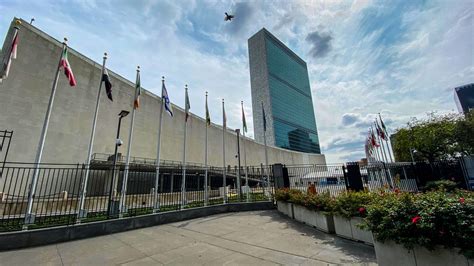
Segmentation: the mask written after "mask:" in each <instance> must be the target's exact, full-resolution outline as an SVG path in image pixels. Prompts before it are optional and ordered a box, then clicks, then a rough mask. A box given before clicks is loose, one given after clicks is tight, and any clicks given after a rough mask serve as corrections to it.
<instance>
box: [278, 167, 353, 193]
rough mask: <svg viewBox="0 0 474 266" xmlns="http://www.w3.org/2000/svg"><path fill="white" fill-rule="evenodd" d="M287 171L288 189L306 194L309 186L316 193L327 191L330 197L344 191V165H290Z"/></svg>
mask: <svg viewBox="0 0 474 266" xmlns="http://www.w3.org/2000/svg"><path fill="white" fill-rule="evenodd" d="M286 168H287V169H288V179H289V183H290V188H295V189H299V190H302V191H305V192H307V191H308V190H311V188H310V187H311V186H314V189H315V191H316V192H317V193H323V192H327V191H329V193H330V194H331V195H332V196H336V195H338V194H339V193H341V192H343V191H345V190H346V181H345V177H344V174H345V172H344V165H342V164H340V165H291V166H286Z"/></svg>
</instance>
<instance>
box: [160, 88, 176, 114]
mask: <svg viewBox="0 0 474 266" xmlns="http://www.w3.org/2000/svg"><path fill="white" fill-rule="evenodd" d="M161 98H162V99H163V103H164V104H165V110H166V112H168V114H169V115H170V116H171V117H173V108H172V107H171V102H170V97H169V96H168V91H167V90H166V87H165V81H164V80H163V84H162V86H161Z"/></svg>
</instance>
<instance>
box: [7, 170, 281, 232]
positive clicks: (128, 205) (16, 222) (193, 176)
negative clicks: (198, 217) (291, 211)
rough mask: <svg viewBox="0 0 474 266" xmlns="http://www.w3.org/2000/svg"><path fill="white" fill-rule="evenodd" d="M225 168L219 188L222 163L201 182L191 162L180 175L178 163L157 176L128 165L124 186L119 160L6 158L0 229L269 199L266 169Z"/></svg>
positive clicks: (200, 174) (202, 175)
mask: <svg viewBox="0 0 474 266" xmlns="http://www.w3.org/2000/svg"><path fill="white" fill-rule="evenodd" d="M225 170H226V171H225V174H226V175H225V176H226V177H225V184H226V186H225V187H224V185H223V184H224V168H219V167H209V168H207V182H206V180H205V179H206V178H205V177H206V168H205V167H200V166H197V165H191V166H187V167H186V171H185V178H184V179H183V173H184V172H183V168H182V166H180V165H179V166H176V165H168V164H164V165H162V166H161V167H160V174H159V178H158V179H157V178H156V167H155V166H153V165H137V164H131V165H130V167H129V173H128V179H127V184H126V186H124V185H123V183H124V172H125V168H124V165H118V166H117V168H116V169H112V165H108V164H96V165H94V164H92V165H90V169H87V166H86V165H83V164H76V165H68V164H41V165H40V166H39V167H35V165H33V164H22V163H6V164H5V167H4V173H3V177H2V178H0V232H4V231H15V230H30V229H35V228H43V227H52V226H59V225H72V224H76V223H86V222H91V221H98V220H106V219H115V218H120V217H128V216H136V215H143V214H150V213H155V212H164V211H173V210H181V209H186V208H196V207H202V206H207V205H215V204H225V203H231V202H254V201H268V200H270V199H271V195H272V189H273V186H272V185H271V186H270V185H269V183H268V181H267V178H266V176H269V177H270V182H271V178H272V174H271V172H270V169H269V168H266V167H247V169H244V168H241V169H240V176H239V175H238V172H239V169H237V168H235V167H234V168H230V167H229V168H227V169H225ZM35 174H36V176H37V182H36V184H37V185H36V188H35V189H34V191H31V187H32V186H31V184H32V181H33V177H34V176H35ZM86 175H88V179H87V184H84V181H85V177H86ZM156 182H158V186H157V191H155V183H156ZM183 182H184V189H183ZM206 184H207V186H206ZM84 186H85V194H83V192H84ZM124 188H125V190H124ZM83 195H84V196H83Z"/></svg>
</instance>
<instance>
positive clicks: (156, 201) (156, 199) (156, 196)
mask: <svg viewBox="0 0 474 266" xmlns="http://www.w3.org/2000/svg"><path fill="white" fill-rule="evenodd" d="M164 84H165V77H161V86H162V87H161V107H160V121H159V122H158V143H157V144H156V168H155V173H156V174H155V189H154V191H153V204H154V205H153V209H154V212H158V211H159V210H160V198H159V194H158V185H159V182H160V146H161V131H162V129H163V109H164V108H165V100H164V98H163V86H164Z"/></svg>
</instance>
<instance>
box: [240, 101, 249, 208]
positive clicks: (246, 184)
mask: <svg viewBox="0 0 474 266" xmlns="http://www.w3.org/2000/svg"><path fill="white" fill-rule="evenodd" d="M240 104H241V105H242V137H243V138H242V148H243V150H244V173H245V190H246V193H245V194H246V198H247V202H249V200H250V197H249V190H250V187H249V178H248V174H247V152H246V151H245V131H246V130H247V122H245V128H244V119H245V117H244V115H245V113H244V101H241V102H240Z"/></svg>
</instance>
